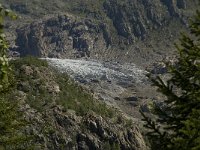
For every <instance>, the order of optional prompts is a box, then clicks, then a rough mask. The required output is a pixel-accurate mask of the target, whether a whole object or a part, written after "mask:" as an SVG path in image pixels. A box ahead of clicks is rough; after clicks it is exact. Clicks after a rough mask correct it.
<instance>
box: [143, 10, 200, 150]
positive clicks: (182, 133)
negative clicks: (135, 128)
mask: <svg viewBox="0 0 200 150" xmlns="http://www.w3.org/2000/svg"><path fill="white" fill-rule="evenodd" d="M176 48H177V50H178V54H179V56H178V60H177V63H176V65H172V64H170V65H169V64H168V66H169V70H170V75H171V77H170V79H168V80H167V82H165V81H163V80H162V79H161V78H160V77H159V76H157V77H153V76H151V75H150V76H149V77H150V79H151V80H152V82H153V85H154V86H157V87H158V90H159V91H160V92H161V93H162V94H164V95H165V96H166V97H167V99H166V101H165V104H164V106H158V105H156V104H155V105H154V108H155V109H154V114H155V115H156V119H154V120H153V119H152V117H149V116H147V115H146V114H144V113H143V112H141V113H142V115H143V117H144V121H145V123H146V124H145V126H146V127H147V128H148V129H149V130H150V131H149V132H148V134H147V136H148V137H149V140H150V143H151V145H152V149H162V150H165V149H167V150H168V149H170V150H198V149H200V12H198V11H197V13H196V16H195V18H194V20H193V21H192V22H191V25H190V35H184V34H183V35H182V37H181V39H180V44H176Z"/></svg>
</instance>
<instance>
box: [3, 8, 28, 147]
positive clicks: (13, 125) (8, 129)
mask: <svg viewBox="0 0 200 150" xmlns="http://www.w3.org/2000/svg"><path fill="white" fill-rule="evenodd" d="M6 17H9V18H11V19H15V18H16V15H15V14H13V13H12V12H11V11H9V10H7V9H4V7H3V6H2V5H1V4H0V149H2V150H4V149H5V150H7V149H25V148H26V146H27V144H28V139H27V137H26V136H25V135H24V134H23V133H22V128H23V127H24V126H25V125H26V124H27V123H26V122H25V121H24V119H23V117H22V116H23V114H22V113H21V112H19V108H18V105H17V103H15V102H14V101H12V102H11V101H10V100H9V99H8V98H6V97H7V96H9V94H10V93H11V85H12V79H13V76H12V73H11V68H10V66H9V61H8V56H7V53H8V42H7V41H6V39H5V35H4V31H3V28H4V19H5V18H6Z"/></svg>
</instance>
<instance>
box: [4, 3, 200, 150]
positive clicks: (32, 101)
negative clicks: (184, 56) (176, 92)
mask: <svg viewBox="0 0 200 150" xmlns="http://www.w3.org/2000/svg"><path fill="white" fill-rule="evenodd" d="M2 3H3V4H4V5H5V6H6V7H8V8H10V9H12V10H14V11H15V12H16V13H17V14H18V15H19V16H20V17H19V19H18V20H16V21H15V22H13V21H12V22H11V21H9V20H8V21H7V22H6V25H5V28H6V36H7V38H8V41H9V42H10V43H11V44H10V54H11V55H17V56H18V55H20V56H27V55H33V56H37V57H41V58H45V59H46V60H47V61H48V63H49V64H50V66H48V64H47V63H46V62H45V61H43V60H37V59H36V60H35V59H33V58H22V59H17V60H15V61H14V62H13V65H14V68H15V70H14V71H15V76H16V79H17V80H16V82H17V83H16V84H17V85H16V88H17V89H16V90H15V91H13V93H12V95H10V97H11V98H13V97H16V98H17V100H19V102H20V110H22V111H23V112H25V117H26V119H27V120H28V121H30V122H31V124H30V125H29V126H28V127H27V131H26V132H27V133H28V134H30V135H34V136H36V140H35V141H33V143H36V144H37V147H36V149H42V148H44V149H70V150H71V149H78V150H79V149H80V150H82V149H84V150H85V149H91V150H93V149H102V150H103V149H113V150H117V149H122V150H133V149H136V150H146V149H148V148H147V146H146V144H145V140H144V138H143V136H142V131H141V130H142V129H141V128H139V127H138V123H141V122H140V121H139V119H140V114H139V112H138V109H139V108H142V110H143V111H145V112H148V103H149V102H150V103H151V102H152V100H153V101H157V100H161V99H162V98H163V97H162V96H161V95H159V94H158V93H156V91H155V89H154V88H152V87H151V85H150V83H149V81H148V80H147V78H146V77H145V74H146V71H145V69H149V68H150V70H152V72H153V73H156V74H162V73H165V72H166V67H165V66H163V65H162V63H160V64H158V62H159V61H162V60H163V59H167V60H172V58H173V59H174V57H175V56H174V50H173V49H174V47H173V43H174V42H176V40H177V38H178V37H179V33H180V31H186V30H187V27H188V23H189V17H191V16H192V15H193V14H194V12H195V10H196V9H198V8H199V5H198V0H192V1H191V0H98V1H96V0H74V1H71V0H56V1H48V0H42V1H39V0H32V1H28V0H17V1H15V2H13V0H2ZM52 66H53V68H52ZM152 66H153V67H152ZM154 66H155V67H154ZM152 68H153V69H152ZM65 73H66V74H65ZM69 76H70V77H71V78H73V79H71V78H70V77H69ZM74 80H75V82H74ZM99 100H102V101H104V102H106V104H109V105H108V106H107V105H106V104H105V103H103V102H102V101H99ZM129 119H131V120H129ZM139 125H140V126H141V124H139Z"/></svg>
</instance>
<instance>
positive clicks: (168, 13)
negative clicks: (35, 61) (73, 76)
mask: <svg viewBox="0 0 200 150" xmlns="http://www.w3.org/2000/svg"><path fill="white" fill-rule="evenodd" d="M58 1H59V0H58ZM75 2H76V3H77V6H76V5H70V4H71V3H70V2H66V3H67V4H69V5H70V6H71V8H70V10H65V11H64V8H63V7H62V9H61V10H59V12H60V15H57V13H56V15H55V12H54V11H56V10H57V9H58V8H56V7H55V8H54V6H53V4H51V3H50V4H49V5H48V6H49V8H45V11H46V9H47V10H48V12H49V11H50V8H51V7H53V8H52V9H54V11H52V15H48V16H43V15H41V14H42V13H41V12H37V11H36V12H35V13H34V12H31V11H29V13H28V10H29V9H30V8H29V7H31V6H32V5H34V6H35V5H36V6H37V7H38V5H39V4H40V2H38V4H37V3H34V4H32V3H31V2H30V4H29V5H23V3H22V2H21V3H17V4H16V6H15V5H14V4H12V5H10V7H13V8H14V9H15V10H16V11H18V12H19V13H23V15H24V16H29V15H30V16H34V14H35V15H36V14H37V15H38V16H40V17H41V18H39V19H33V20H32V21H33V23H31V24H30V23H29V24H28V25H26V26H24V27H22V28H19V29H17V34H16V36H17V39H16V44H15V45H17V46H18V49H17V51H18V52H20V53H21V55H22V56H24V55H35V56H41V57H58V58H80V57H91V58H94V59H96V58H97V59H102V58H105V59H107V58H111V59H115V60H116V59H118V57H119V59H126V60H127V59H128V57H130V58H132V59H131V60H132V61H133V60H137V59H138V57H141V58H142V57H145V58H147V57H150V56H151V55H153V56H152V57H154V58H155V59H157V56H154V55H156V52H155V51H156V50H157V49H159V50H157V51H158V53H157V54H160V51H163V52H164V53H167V52H165V49H166V47H167V48H169V51H170V50H171V49H172V48H171V45H170V44H169V43H173V42H174V40H175V39H176V38H177V35H178V33H179V31H178V30H180V29H181V28H182V29H185V27H186V26H187V25H188V17H190V16H192V14H193V12H195V11H194V10H195V9H196V8H198V5H197V0H194V1H190V0H151V1H150V0H135V1H131V0H123V1H122V0H107V1H105V2H97V6H93V4H92V1H85V2H82V4H81V2H80V1H76V0H75ZM58 4H60V1H59V2H58ZM79 5H80V6H79ZM25 6H26V7H25ZM40 7H41V9H44V8H43V7H42V6H40ZM65 9H66V8H65ZM25 10H27V11H26V12H24V11H25ZM66 12H70V14H69V13H66ZM77 14H82V15H81V17H80V16H78V15H77ZM95 14H96V15H95ZM97 14H98V15H97ZM37 15H36V16H37ZM30 16H29V17H30ZM36 16H34V17H33V18H37V17H36ZM42 17H44V18H42ZM29 19H30V18H29ZM160 39H163V40H161V41H160ZM163 41H164V42H163ZM161 42H163V44H159V43H161ZM141 43H142V44H143V45H142V44H141ZM158 44H159V47H158ZM13 45H14V44H13ZM149 45H150V46H149ZM138 47H139V48H138ZM13 49H15V50H16V48H13ZM137 49H140V51H139V53H138V52H137ZM125 51H126V52H125ZM148 53H149V54H148ZM125 55H128V56H126V57H125ZM167 55H168V53H167ZM123 57H125V58H123ZM148 59H150V60H152V58H148ZM128 60H129V59H128Z"/></svg>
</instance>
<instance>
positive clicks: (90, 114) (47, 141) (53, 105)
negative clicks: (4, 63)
mask: <svg viewBox="0 0 200 150" xmlns="http://www.w3.org/2000/svg"><path fill="white" fill-rule="evenodd" d="M11 63H12V65H13V67H14V74H15V79H16V87H14V88H13V92H12V93H9V95H5V98H6V99H8V100H15V101H18V102H19V106H20V110H21V111H22V112H23V113H24V116H25V118H26V120H27V121H29V122H30V124H29V125H28V127H27V129H26V132H27V134H28V135H34V137H35V138H34V139H33V141H32V142H33V146H35V147H36V149H52V150H55V149H59V150H60V149H65V150H66V149H69V150H71V149H91V150H93V149H102V150H104V149H113V150H117V149H124V150H132V149H138V150H139V149H141V150H144V149H146V146H145V142H144V139H143V137H142V135H141V133H140V131H139V130H138V127H137V125H134V123H133V122H132V121H131V120H128V119H125V118H124V116H122V114H120V113H119V112H118V111H117V110H116V109H114V108H111V107H107V106H106V104H104V103H102V102H99V101H97V100H95V99H93V97H92V96H91V94H90V93H89V92H88V91H87V90H85V89H84V88H82V87H81V86H78V85H77V84H76V83H74V82H73V81H72V80H70V79H69V78H68V76H67V75H66V74H62V73H58V72H57V71H55V70H54V69H52V68H50V67H48V65H47V62H46V61H44V60H38V59H36V58H33V57H27V58H21V59H17V60H14V61H12V62H11ZM14 97H15V99H13V98H14Z"/></svg>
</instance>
